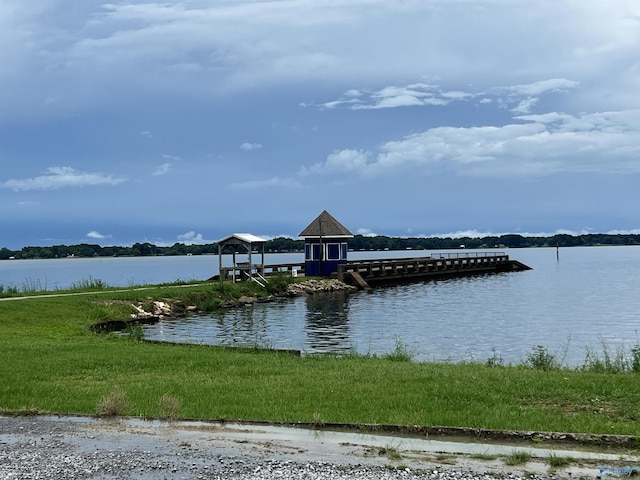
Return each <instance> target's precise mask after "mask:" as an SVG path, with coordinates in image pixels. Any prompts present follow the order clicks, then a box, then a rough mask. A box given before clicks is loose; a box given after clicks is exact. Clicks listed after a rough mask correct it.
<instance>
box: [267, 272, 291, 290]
mask: <svg viewBox="0 0 640 480" xmlns="http://www.w3.org/2000/svg"><path fill="white" fill-rule="evenodd" d="M293 281H294V280H293V277H292V276H291V275H289V274H287V273H285V272H278V273H276V274H275V275H271V276H270V277H269V283H267V292H269V293H270V294H272V295H278V294H283V293H286V292H287V289H288V288H289V284H290V283H292V282H293Z"/></svg>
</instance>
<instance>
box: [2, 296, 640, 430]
mask: <svg viewBox="0 0 640 480" xmlns="http://www.w3.org/2000/svg"><path fill="white" fill-rule="evenodd" d="M190 292H199V295H200V296H201V297H202V296H203V295H207V294H213V293H212V287H211V286H206V285H201V286H196V287H186V288H185V287H183V288H178V287H163V288H155V289H150V290H148V291H135V292H120V293H107V294H99V293H95V294H94V293H92V294H88V295H79V296H68V297H52V296H42V297H39V298H34V299H27V300H11V301H0V412H5V413H11V412H20V411H25V410H37V411H40V412H55V413H78V414H95V413H97V410H98V405H99V404H100V402H101V401H102V400H104V399H105V398H106V397H108V396H109V395H110V394H112V393H113V392H117V391H120V392H123V393H124V394H125V395H126V399H127V408H126V413H127V414H130V415H139V416H144V417H147V416H150V417H157V416H162V415H165V414H166V406H165V407H164V408H163V406H162V404H161V403H162V402H160V399H161V398H162V397H163V396H164V397H165V399H166V398H172V399H174V400H175V401H176V402H177V403H178V404H179V405H180V407H179V411H177V412H175V413H176V414H177V415H178V416H180V417H184V418H203V419H227V420H259V421H284V422H311V423H320V422H327V423H334V422H344V423H356V424H364V423H367V424H368V423H379V424H401V425H427V426H431V425H437V426H456V427H473V428H489V429H517V430H538V431H556V432H573V433H608V434H629V435H639V434H640V422H639V421H638V420H639V419H640V375H639V374H637V373H618V374H606V373H592V372H580V371H573V370H566V369H565V370H563V369H555V370H550V371H542V370H538V369H533V368H527V367H525V366H506V367H490V366H487V365H486V364H482V363H464V364H449V363H416V362H407V361H393V360H390V359H383V358H370V357H357V356H354V357H345V358H337V357H332V356H310V357H296V356H293V355H287V354H281V353H273V352H265V351H237V350H232V349H225V348H221V347H206V346H187V345H155V344H149V343H145V342H138V341H135V340H132V339H130V338H126V337H121V336H116V335H113V334H94V333H92V332H91V331H90V329H89V327H90V326H91V325H92V324H94V323H96V322H98V321H103V320H105V319H110V318H123V317H124V315H125V314H126V312H127V308H126V305H125V304H124V303H118V302H116V303H109V302H107V300H124V299H129V300H131V299H135V298H139V299H141V300H142V299H148V298H149V297H154V298H167V297H178V296H180V297H184V296H185V295H188V294H190Z"/></svg>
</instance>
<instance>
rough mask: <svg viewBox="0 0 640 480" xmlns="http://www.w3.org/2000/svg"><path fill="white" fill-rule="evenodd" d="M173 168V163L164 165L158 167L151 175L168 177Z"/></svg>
mask: <svg viewBox="0 0 640 480" xmlns="http://www.w3.org/2000/svg"><path fill="white" fill-rule="evenodd" d="M171 167H172V164H171V163H163V164H162V165H158V166H157V167H156V169H155V170H154V171H153V173H152V174H151V175H154V176H158V175H166V174H167V173H169V170H171Z"/></svg>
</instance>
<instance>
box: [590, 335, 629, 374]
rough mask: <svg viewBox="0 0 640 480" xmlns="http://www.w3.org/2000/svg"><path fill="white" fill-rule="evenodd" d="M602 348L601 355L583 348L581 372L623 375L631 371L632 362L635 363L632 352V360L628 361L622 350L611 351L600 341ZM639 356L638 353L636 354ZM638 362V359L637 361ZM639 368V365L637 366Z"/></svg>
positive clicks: (618, 348)
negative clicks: (583, 357) (584, 351)
mask: <svg viewBox="0 0 640 480" xmlns="http://www.w3.org/2000/svg"><path fill="white" fill-rule="evenodd" d="M600 344H601V348H602V354H601V355H600V354H598V353H597V352H595V351H594V349H593V348H591V347H590V346H587V347H586V348H585V350H586V354H585V360H584V362H583V364H582V366H581V367H580V369H581V370H585V371H587V372H595V373H624V372H626V371H629V370H631V369H633V362H634V361H635V355H634V353H633V349H632V350H631V352H632V357H633V358H632V360H631V361H629V360H628V359H627V358H626V356H625V352H624V348H623V347H621V346H618V347H617V348H616V349H615V351H612V349H611V347H610V346H609V345H607V343H606V342H605V341H604V340H603V339H600ZM638 355H640V351H639V352H638ZM637 360H638V361H639V362H640V357H639V358H638V359H637ZM638 367H639V368H640V365H639V366H638Z"/></svg>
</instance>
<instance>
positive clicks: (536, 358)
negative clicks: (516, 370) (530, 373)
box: [525, 345, 560, 371]
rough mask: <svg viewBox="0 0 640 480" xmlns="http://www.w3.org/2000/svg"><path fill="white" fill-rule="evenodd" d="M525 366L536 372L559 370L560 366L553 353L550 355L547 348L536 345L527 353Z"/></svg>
mask: <svg viewBox="0 0 640 480" xmlns="http://www.w3.org/2000/svg"><path fill="white" fill-rule="evenodd" d="M525 365H527V366H528V367H531V368H535V369H538V370H545V371H547V370H555V369H557V368H560V364H559V363H558V360H557V359H556V356H555V355H554V354H553V353H550V352H549V350H548V349H547V347H545V346H543V345H536V346H534V347H532V348H531V351H530V352H529V353H527V359H526V361H525Z"/></svg>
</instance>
